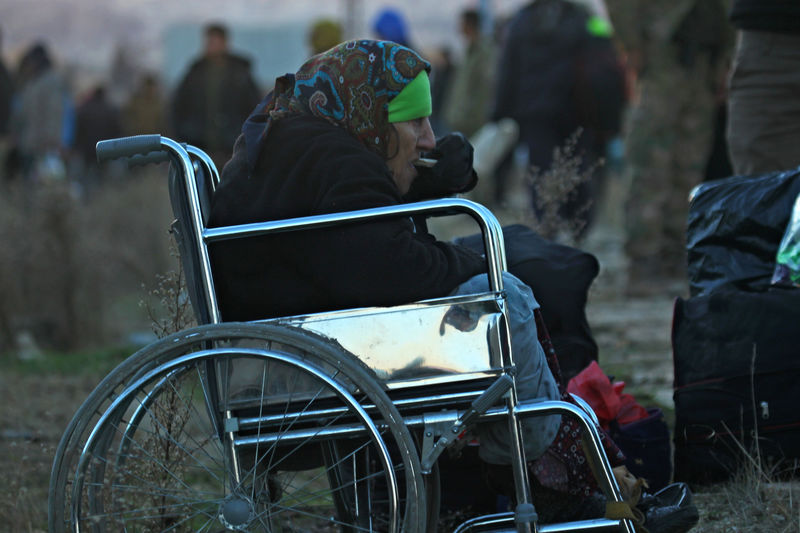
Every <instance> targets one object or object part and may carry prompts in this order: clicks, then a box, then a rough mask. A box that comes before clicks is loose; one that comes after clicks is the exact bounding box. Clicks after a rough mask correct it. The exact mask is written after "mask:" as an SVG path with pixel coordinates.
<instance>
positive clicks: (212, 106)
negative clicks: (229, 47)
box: [172, 53, 261, 157]
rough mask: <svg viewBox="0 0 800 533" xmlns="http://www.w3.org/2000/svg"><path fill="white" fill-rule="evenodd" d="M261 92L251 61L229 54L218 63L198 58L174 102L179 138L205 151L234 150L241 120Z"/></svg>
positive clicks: (174, 121) (183, 80)
mask: <svg viewBox="0 0 800 533" xmlns="http://www.w3.org/2000/svg"><path fill="white" fill-rule="evenodd" d="M260 99H261V94H260V91H259V89H258V87H257V86H256V82H255V80H254V79H253V77H252V74H251V67H250V61H249V60H247V59H245V58H243V57H240V56H237V55H235V54H230V53H228V54H226V55H225V56H224V57H223V58H222V59H221V60H220V61H219V62H217V61H213V60H211V59H209V58H207V57H202V58H200V59H198V60H197V61H195V62H194V63H193V64H192V66H191V67H190V68H189V71H188V72H187V73H186V75H185V76H184V78H183V79H182V80H181V83H180V85H179V86H178V88H177V89H176V90H175V94H174V95H173V101H172V120H173V126H174V128H175V133H176V135H177V137H178V139H179V140H181V141H184V142H188V143H189V144H193V145H196V146H199V147H200V148H203V149H204V150H206V151H210V152H217V151H222V152H224V153H225V154H226V157H227V155H228V154H230V153H231V149H232V148H233V143H234V141H236V137H237V136H238V135H239V129H240V127H241V125H242V122H244V120H245V119H246V118H247V116H248V115H249V114H250V112H251V111H252V110H253V108H254V107H255V106H256V104H257V103H258V101H259V100H260Z"/></svg>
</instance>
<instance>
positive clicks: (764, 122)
mask: <svg viewBox="0 0 800 533" xmlns="http://www.w3.org/2000/svg"><path fill="white" fill-rule="evenodd" d="M730 20H731V22H732V23H733V26H734V27H735V28H736V29H737V30H738V32H737V42H736V52H735V55H734V60H733V67H732V70H731V74H730V80H729V83H728V126H727V128H728V129H727V140H728V147H729V151H730V157H731V161H732V164H733V171H734V173H735V174H762V173H765V172H772V171H776V170H786V169H789V168H794V167H796V166H797V165H798V164H800V151H798V148H797V147H798V145H800V2H796V1H787V0H734V2H733V6H732V8H731V11H730Z"/></svg>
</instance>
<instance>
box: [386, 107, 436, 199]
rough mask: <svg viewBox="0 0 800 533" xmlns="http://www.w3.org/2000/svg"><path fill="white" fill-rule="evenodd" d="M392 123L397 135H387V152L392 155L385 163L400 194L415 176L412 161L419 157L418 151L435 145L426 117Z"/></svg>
mask: <svg viewBox="0 0 800 533" xmlns="http://www.w3.org/2000/svg"><path fill="white" fill-rule="evenodd" d="M392 125H393V126H394V128H395V130H396V131H397V135H389V146H388V153H389V154H394V155H393V156H392V157H390V158H389V159H388V160H387V161H386V164H387V165H389V170H390V171H391V172H392V178H393V179H394V182H395V184H396V185H397V188H398V189H399V190H400V194H401V195H404V194H406V193H407V192H408V189H410V188H411V183H412V182H413V181H414V178H416V177H417V169H416V168H415V167H414V162H415V161H416V160H417V159H419V158H420V152H429V151H431V150H433V149H434V148H435V147H436V139H435V138H434V137H433V130H432V129H431V122H430V121H429V120H428V117H424V118H418V119H414V120H406V121H404V122H395V123H393V124H392Z"/></svg>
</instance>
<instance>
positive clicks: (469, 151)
mask: <svg viewBox="0 0 800 533" xmlns="http://www.w3.org/2000/svg"><path fill="white" fill-rule="evenodd" d="M473 152H474V150H473V148H472V145H471V144H470V143H469V141H468V140H467V138H466V137H464V135H463V134H462V133H459V132H454V133H448V134H447V135H445V136H443V137H440V138H438V139H436V148H434V149H433V150H432V151H431V152H428V153H426V154H424V157H426V158H430V159H436V164H435V165H433V166H432V167H429V168H428V167H417V171H418V173H419V175H418V176H417V178H416V179H415V180H414V183H413V184H412V185H411V189H410V190H409V192H408V194H407V195H406V196H405V200H406V201H410V202H411V201H417V200H424V199H430V198H438V197H442V196H449V195H452V194H456V193H460V192H467V191H470V190H472V189H473V188H475V185H476V184H477V183H478V175H477V174H476V173H475V170H474V169H473V168H472V156H473Z"/></svg>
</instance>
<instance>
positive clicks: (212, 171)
mask: <svg viewBox="0 0 800 533" xmlns="http://www.w3.org/2000/svg"><path fill="white" fill-rule="evenodd" d="M186 151H187V152H188V153H189V154H190V155H192V156H194V157H196V158H197V159H199V160H200V161H202V162H203V165H204V166H205V168H206V170H207V171H208V175H209V177H210V178H211V187H212V189H213V190H215V191H216V190H217V185H219V170H217V166H216V165H215V164H214V161H213V160H212V159H211V158H210V157H209V156H208V154H207V153H205V152H204V151H202V150H201V149H199V148H197V147H196V146H192V145H191V144H187V145H186Z"/></svg>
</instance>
